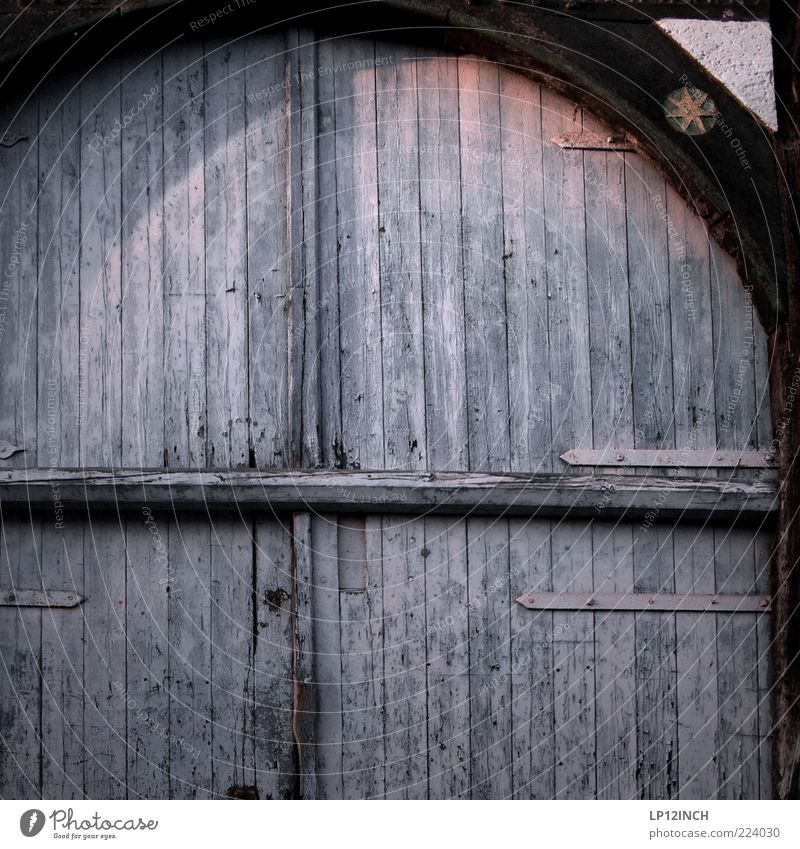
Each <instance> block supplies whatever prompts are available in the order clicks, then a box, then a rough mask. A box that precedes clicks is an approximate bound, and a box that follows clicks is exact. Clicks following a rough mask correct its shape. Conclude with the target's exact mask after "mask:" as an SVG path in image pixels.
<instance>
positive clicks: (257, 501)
mask: <svg viewBox="0 0 800 849" xmlns="http://www.w3.org/2000/svg"><path fill="white" fill-rule="evenodd" d="M141 59H145V57H138V56H136V55H133V54H132V55H130V56H126V57H122V58H120V59H114V60H113V61H110V62H105V63H103V64H102V65H100V66H98V67H97V68H96V69H95V70H93V71H91V72H90V73H89V75H88V76H87V77H86V78H85V79H84V80H82V81H79V80H80V75H79V74H73V75H72V76H64V77H62V78H61V79H59V80H58V81H56V82H54V83H51V84H50V85H49V86H48V87H47V88H46V89H45V90H43V91H42V92H41V93H40V94H39V95H38V96H37V97H36V98H34V100H33V101H32V102H31V104H29V106H27V107H25V108H24V109H23V110H22V112H20V113H19V115H17V116H16V117H15V118H14V121H15V126H16V127H17V128H18V130H19V132H21V133H22V132H23V131H24V133H25V134H27V135H28V141H27V142H26V143H25V145H22V144H21V145H19V146H15V147H14V148H9V149H1V150H0V166H2V178H1V179H0V191H2V193H3V197H4V198H5V201H4V205H3V212H4V216H3V218H2V220H1V221H0V228H2V233H1V234H2V235H3V236H4V240H3V241H4V244H3V245H2V246H0V251H2V259H3V267H4V268H5V267H6V264H7V263H8V262H9V261H10V258H13V257H14V256H15V255H14V254H13V253H11V254H10V251H12V250H13V245H14V244H15V233H16V232H17V229H18V228H19V226H20V224H21V222H23V221H30V222H31V225H30V228H29V230H28V233H27V236H28V238H27V240H26V241H25V244H24V245H22V246H21V247H20V249H19V251H18V252H19V265H18V266H15V268H16V275H17V276H16V278H15V282H14V286H13V287H12V289H11V290H10V294H9V299H10V300H11V301H12V303H10V304H9V306H8V309H7V311H6V312H5V313H4V316H5V318H6V323H5V325H4V337H3V339H2V350H3V352H4V356H5V354H6V353H8V354H9V358H8V359H6V360H4V362H8V363H9V364H10V365H9V367H8V368H7V369H4V370H3V373H2V375H1V376H0V392H1V393H2V401H3V403H2V404H0V423H2V426H3V427H5V428H6V432H4V433H0V439H2V440H7V441H10V442H12V443H14V444H15V445H19V446H21V447H23V448H24V449H25V451H24V452H21V453H16V454H14V455H12V457H11V458H8V459H7V460H5V461H0V465H2V469H1V470H0V505H1V506H2V507H3V508H4V516H3V529H2V543H3V547H2V552H1V553H0V554H1V556H2V564H3V576H2V577H3V586H4V587H5V586H6V583H5V582H6V581H8V585H9V586H12V585H13V586H16V587H21V588H25V589H36V588H40V591H44V590H47V589H52V588H57V589H59V591H64V592H70V593H74V594H76V595H81V596H86V602H85V603H84V605H83V606H82V607H79V608H72V609H68V608H55V607H50V608H49V609H48V608H43V609H41V610H35V609H30V608H15V607H4V606H0V655H1V656H2V664H1V665H0V670H1V671H2V676H3V684H4V686H5V687H7V688H8V692H11V693H13V699H14V704H13V709H12V710H9V711H4V712H3V715H2V728H0V732H2V741H3V748H2V750H0V783H1V784H2V787H1V788H0V794H1V795H4V796H5V795H14V794H17V795H22V796H30V795H34V796H35V795H43V796H44V797H49V798H53V797H58V798H73V797H74V798H79V797H82V796H89V797H92V798H100V797H104V798H105V797H115V796H120V795H127V796H129V797H130V798H137V797H142V796H151V795H154V796H159V797H167V796H172V797H176V798H206V797H212V796H213V797H219V796H226V795H234V796H248V795H255V794H258V795H259V796H261V797H262V798H291V797H296V796H304V797H320V798H340V797H344V798H364V797H426V796H429V797H436V798H455V797H472V798H497V797H503V798H505V797H515V798H554V797H559V798H586V797H595V796H596V797H611V798H628V797H634V796H637V797H642V798H657V799H669V798H677V797H685V798H697V797H704V796H713V795H718V796H724V797H734V798H754V797H758V796H767V795H769V792H770V787H771V784H770V770H769V759H770V730H771V726H772V710H771V705H770V693H771V678H770V674H771V673H770V666H769V649H770V642H771V634H770V620H769V615H768V613H766V612H753V611H752V610H749V611H747V612H737V613H736V614H730V615H728V614H727V613H720V614H709V613H705V612H700V611H697V610H688V609H687V606H686V604H684V607H683V608H682V609H680V610H677V611H672V610H661V609H659V610H658V611H653V610H651V609H643V610H636V611H633V610H604V609H597V608H596V609H595V610H590V611H584V610H563V609H562V610H553V609H546V610H526V609H524V608H523V607H521V606H520V605H517V604H515V603H514V599H516V598H518V597H519V596H520V595H522V594H523V593H524V592H528V591H533V592H534V593H541V592H545V593H559V592H565V593H570V594H579V597H588V596H591V595H593V594H594V593H597V598H598V599H600V598H602V597H603V594H608V593H613V594H615V597H616V595H619V594H629V593H630V592H631V591H633V592H635V593H637V594H644V595H646V596H648V597H652V596H655V597H658V596H661V595H663V594H667V595H670V596H675V595H678V596H683V595H685V594H690V595H689V597H690V598H691V594H692V593H694V594H699V595H700V597H705V596H709V595H712V594H714V595H715V594H719V595H721V596H725V595H747V596H753V595H755V594H757V595H758V596H763V597H766V596H768V582H767V572H766V563H767V562H768V559H769V552H768V545H769V543H768V537H769V535H768V533H767V532H766V531H764V530H763V529H759V530H758V531H756V530H753V529H752V528H749V527H748V528H745V527H739V526H737V527H734V528H733V529H731V528H729V527H721V525H730V524H734V523H735V522H736V521H737V520H740V519H745V520H747V521H748V522H750V523H756V524H759V528H761V523H762V522H763V521H764V520H765V519H768V518H769V517H770V514H771V513H772V512H773V510H774V505H775V501H776V495H777V491H776V485H775V483H774V481H773V480H772V479H771V478H770V477H769V476H768V475H766V474H763V475H762V474H759V475H754V476H752V477H749V476H748V472H746V471H744V470H737V471H736V472H734V473H729V472H728V473H718V472H714V473H713V475H714V476H713V477H711V476H710V475H708V474H706V475H704V476H703V478H695V477H691V474H692V473H691V472H690V471H687V470H685V469H681V470H680V471H679V475H678V476H675V477H670V476H669V475H666V474H665V475H664V476H654V475H651V474H646V475H645V474H637V468H636V467H634V468H631V469H626V470H625V471H626V474H625V475H624V476H623V475H608V474H599V475H594V476H591V477H589V476H586V475H585V474H583V473H582V472H581V471H580V470H578V469H569V468H566V467H565V466H564V464H563V463H562V462H561V460H560V459H559V455H560V454H561V453H562V452H564V451H566V450H568V449H582V448H586V449H592V450H606V449H614V450H616V449H617V448H618V447H619V448H622V449H626V448H632V447H633V448H636V449H648V450H660V451H666V452H675V453H676V454H678V455H679V456H680V454H679V452H681V451H685V450H687V449H690V450H697V449H703V450H708V451H714V450H717V449H722V450H726V451H731V452H743V451H751V452H758V451H760V452H764V451H765V450H766V449H767V447H768V446H769V444H770V438H771V434H770V431H769V415H768V413H767V411H766V409H765V403H764V395H763V392H762V391H761V390H762V386H764V385H766V370H767V356H766V343H765V335H764V333H763V331H762V329H761V328H760V327H759V326H758V324H757V323H756V322H755V321H753V320H752V304H751V303H750V300H749V294H748V292H747V291H746V290H745V289H744V288H743V287H742V286H741V283H740V281H739V280H738V278H737V276H736V273H735V271H734V269H733V267H732V264H731V262H730V261H729V260H728V259H727V258H726V257H725V256H724V255H722V254H721V252H720V251H719V250H718V249H717V248H716V246H715V245H714V244H713V243H712V242H710V240H709V238H708V233H707V230H706V229H705V227H704V226H703V225H702V224H701V223H700V220H699V219H698V218H697V217H696V216H695V215H694V213H693V212H692V211H691V210H690V209H688V207H686V206H685V205H684V204H683V202H682V201H681V200H680V199H679V198H678V196H677V194H675V193H674V192H672V191H671V190H667V189H666V186H665V183H664V180H663V178H661V177H660V176H659V175H658V173H657V172H656V170H655V169H654V168H653V167H652V166H651V165H650V164H649V163H648V162H646V161H645V160H643V159H642V158H641V157H640V156H639V155H638V154H636V153H632V152H630V151H628V152H621V151H598V150H588V151H587V150H576V149H565V148H562V147H560V146H559V145H558V144H556V143H554V142H553V141H552V138H553V137H554V136H557V135H558V134H559V133H562V132H567V131H569V132H577V131H584V130H590V131H592V132H599V133H602V132H603V131H604V129H605V128H604V127H603V126H602V125H601V124H600V123H599V122H597V121H595V120H594V119H593V118H592V116H590V115H587V114H584V113H583V112H582V110H580V109H578V108H577V107H575V106H574V105H573V104H571V103H568V102H567V101H566V100H564V99H563V98H562V97H560V96H558V95H556V94H555V93H553V92H552V91H545V90H543V89H542V88H540V87H539V86H538V85H536V84H533V83H531V82H530V81H528V80H526V79H523V78H521V77H518V76H515V75H514V74H513V73H511V72H510V71H508V70H506V69H503V68H499V67H498V66H496V65H493V64H491V63H487V62H483V61H480V60H477V59H475V58H474V57H467V56H465V57H460V58H455V57H452V56H447V55H442V54H435V55H434V54H430V53H428V52H427V51H425V50H422V49H414V50H411V49H408V48H403V47H397V46H395V45H387V44H383V43H374V42H372V41H369V40H356V39H344V40H342V39H338V40H330V41H326V40H322V41H317V39H316V36H315V35H314V33H311V32H306V31H303V32H295V31H291V32H288V33H287V34H286V35H285V36H283V35H278V36H276V35H274V34H273V35H251V36H249V37H247V38H245V39H243V40H240V41H238V42H235V43H232V44H227V43H225V42H223V41H222V40H218V41H214V40H209V41H207V42H205V43H201V42H189V43H186V44H184V45H180V46H174V47H170V48H168V49H167V50H165V51H163V52H162V53H160V54H156V55H155V56H152V57H150V58H147V59H146V61H144V62H142V61H141ZM154 89H155V91H153V90H154ZM147 92H151V93H152V96H149V97H144V95H145V93H147ZM140 103H141V104H142V105H141V106H140V105H139V104H140ZM8 108H9V109H11V108H12V106H8ZM134 113H135V114H134ZM127 115H130V116H131V117H130V120H129V121H128V122H127V129H126V131H125V132H124V133H122V134H121V136H118V135H116V134H114V133H110V128H111V127H113V125H114V121H115V120H120V121H122V120H124V118H125V116H127ZM98 138H99V139H100V141H98ZM34 140H35V141H34ZM37 169H38V174H34V175H33V177H31V172H32V171H36V170H37ZM7 212H8V213H9V214H8V215H6V214H5V213H7ZM34 221H35V222H36V225H35V226H34V225H33V222H34ZM16 244H17V245H19V240H18V239H17V240H16ZM9 255H10V258H9ZM37 272H38V278H39V279H38V286H37V285H36V281H35V278H36V275H37ZM34 305H35V306H36V309H35V311H34ZM6 333H7V334H8V337H7V338H6V335H5V334H6ZM12 348H13V355H12V354H11V353H9V352H10V351H11V350H12ZM31 374H36V375H37V378H36V381H35V383H36V386H35V390H34V391H35V395H34V391H32V389H31V387H32V384H31V382H30V380H29V379H28V378H29V376H30V375H31ZM753 387H754V388H755V389H754V390H753ZM9 399H14V400H13V401H12V400H9ZM37 410H38V416H37V414H36V412H37ZM37 419H38V420H37ZM675 465H678V466H679V465H680V463H679V462H678V463H676V464H675ZM81 466H83V467H86V468H85V469H81V470H78V467H81ZM23 467H27V468H23ZM94 467H102V468H99V469H98V470H96V471H95V470H93V469H94ZM164 467H166V468H167V469H169V470H170V471H165V468H164ZM290 467H293V470H292V471H291V472H289V471H288V469H289V468H290ZM296 467H305V468H306V469H308V471H296V470H295V468H296ZM320 467H321V468H320ZM312 468H313V469H317V470H315V471H311V469H312ZM111 469H115V470H117V471H111ZM143 469H145V470H143ZM147 469H151V470H150V471H147ZM215 469H218V471H216V470H215ZM232 469H247V471H232ZM265 469H274V470H276V471H273V472H268V471H267V472H265V471H264V470H265ZM365 469H377V470H387V469H388V470H389V471H374V472H367V471H363V470H365ZM193 470H196V471H193ZM429 470H430V471H429ZM543 472H544V473H552V472H561V473H562V474H550V475H548V474H537V473H543ZM56 492H57V493H58V495H57V496H56ZM54 501H55V502H59V507H58V508H57V509H60V505H62V504H63V505H65V506H66V515H67V521H66V523H64V522H61V520H60V519H58V518H57V527H55V528H54V527H53V526H52V523H48V521H47V519H46V518H45V517H46V514H47V511H51V510H53V509H54V507H55V506H56V505H55V503H54ZM87 506H88V507H89V508H92V509H90V511H89V513H88V515H87V511H86V508H87ZM31 507H34V508H35V509H36V510H37V511H38V513H37V515H35V516H34V518H33V523H32V524H30V520H29V519H28V518H27V516H26V517H24V518H19V513H20V512H27V511H28V510H29V509H30V508H31ZM143 507H144V508H147V510H148V511H149V512H142V513H141V514H139V515H137V512H134V511H140V510H141V508H143ZM93 508H98V509H97V510H94V509H93ZM100 508H102V510H101V509H100ZM119 509H124V511H125V512H124V513H121V514H119V515H113V511H115V510H119ZM6 510H7V511H8V514H7V515H6V512H5V511H6ZM243 510H244V511H247V512H248V515H246V516H244V517H242V516H232V515H231V513H233V512H236V511H243ZM15 511H16V512H15ZM103 511H105V512H103ZM278 511H280V512H281V513H287V514H288V513H293V514H294V515H292V516H291V518H287V519H286V520H285V521H283V520H279V519H278V518H277V517H276V512H278ZM307 511H315V513H316V515H314V516H311V515H309V512H307ZM202 512H206V513H208V514H209V515H206V516H203V515H200V514H201V513H202ZM401 513H405V514H408V516H398V515H397V514H401ZM337 514H338V516H337ZM434 514H435V515H434ZM447 514H452V515H447ZM473 514H475V515H473ZM477 514H484V515H477ZM56 515H57V517H58V514H56ZM506 515H509V516H516V518H506ZM620 517H624V518H625V519H627V520H628V522H629V523H628V524H623V523H617V524H616V525H612V524H610V523H609V522H607V521H605V520H607V519H612V518H614V519H619V518H620ZM639 519H641V520H644V521H642V522H641V524H638V525H634V524H633V520H639ZM678 519H679V520H681V522H682V524H681V525H679V526H676V527H673V526H672V525H671V524H670V523H671V522H672V521H673V520H678ZM587 520H594V521H587ZM691 520H696V521H697V522H698V524H696V525H691V524H687V522H690V521H691ZM700 522H702V523H703V524H702V526H701V524H699V523H700ZM707 522H711V523H713V524H714V527H713V528H712V527H706V526H705V523H707ZM692 604H694V606H695V607H696V606H698V605H701V606H702V605H703V604H705V602H704V601H703V602H699V601H697V600H696V599H695V601H694V602H692V603H690V604H689V606H691V605H692Z"/></svg>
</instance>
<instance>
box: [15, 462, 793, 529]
mask: <svg viewBox="0 0 800 849" xmlns="http://www.w3.org/2000/svg"><path fill="white" fill-rule="evenodd" d="M776 498H777V488H776V485H775V483H774V482H772V481H769V480H761V479H759V478H757V477H753V478H751V479H742V478H732V479H730V480H723V479H699V478H688V477H687V478H684V477H680V478H677V477H675V478H671V477H670V478H667V477H655V476H650V475H642V476H639V475H624V476H623V475H592V476H586V475H511V474H481V473H472V474H470V473H462V472H446V473H444V472H442V473H432V472H356V471H352V472H351V471H305V472H299V471H298V472H288V473H287V472H256V471H230V472H223V471H198V472H187V471H174V472H167V471H152V472H147V471H144V472H142V471H118V472H111V471H90V470H87V471H70V470H53V471H51V470H49V469H13V470H9V471H5V472H2V473H0V508H2V509H4V510H7V509H10V508H25V509H31V508H35V509H48V508H52V507H53V506H54V504H55V502H56V501H57V502H59V504H60V505H61V508H62V509H65V510H68V509H69V508H87V507H88V508H91V509H106V510H108V509H111V510H130V509H140V508H142V507H149V508H151V509H169V510H172V509H175V510H181V511H184V510H202V511H210V512H214V511H220V510H246V511H252V510H258V511H264V510H268V511H273V512H288V511H299V510H312V511H316V512H327V513H335V512H346V513H357V512H375V511H376V510H377V511H380V512H382V513H413V514H420V513H445V514H446V513H450V514H453V513H455V514H463V513H467V514H482V515H486V514H488V515H524V516H533V515H538V516H564V515H571V516H583V517H588V518H596V519H612V518H620V517H622V516H625V517H626V518H630V519H643V520H645V521H648V522H655V521H663V520H674V519H687V520H693V521H703V522H706V521H712V522H725V523H728V522H735V521H747V522H761V521H763V520H764V519H765V518H767V517H769V515H770V514H771V513H772V511H773V510H774V509H775V504H776Z"/></svg>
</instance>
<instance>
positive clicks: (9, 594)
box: [0, 588, 86, 607]
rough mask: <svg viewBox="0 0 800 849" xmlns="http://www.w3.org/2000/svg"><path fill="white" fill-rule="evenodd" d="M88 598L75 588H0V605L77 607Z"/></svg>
mask: <svg viewBox="0 0 800 849" xmlns="http://www.w3.org/2000/svg"><path fill="white" fill-rule="evenodd" d="M84 601H86V598H85V597H84V596H82V595H79V594H78V593H76V592H74V591H73V590H11V589H8V588H0V607H77V606H78V605H80V604H83V602H84Z"/></svg>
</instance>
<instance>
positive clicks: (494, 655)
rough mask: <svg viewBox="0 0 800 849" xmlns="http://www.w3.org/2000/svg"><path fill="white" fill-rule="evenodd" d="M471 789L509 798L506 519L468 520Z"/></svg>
mask: <svg viewBox="0 0 800 849" xmlns="http://www.w3.org/2000/svg"><path fill="white" fill-rule="evenodd" d="M467 562H468V568H469V579H468V592H469V619H468V624H469V652H470V658H469V660H470V751H471V759H470V788H471V795H472V798H473V799H509V798H511V796H512V793H513V785H512V766H513V756H512V746H511V742H512V741H511V736H512V716H511V648H510V633H511V632H510V622H509V590H510V588H509V550H508V522H507V520H505V519H495V518H486V519H484V518H470V519H468V520H467Z"/></svg>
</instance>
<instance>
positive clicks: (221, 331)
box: [204, 39, 275, 468]
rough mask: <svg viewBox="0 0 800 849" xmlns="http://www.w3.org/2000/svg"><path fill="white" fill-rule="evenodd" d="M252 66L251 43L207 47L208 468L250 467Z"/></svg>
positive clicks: (216, 41)
mask: <svg viewBox="0 0 800 849" xmlns="http://www.w3.org/2000/svg"><path fill="white" fill-rule="evenodd" d="M244 64H245V62H244V42H243V41H234V42H229V41H227V40H223V39H213V40H209V41H207V42H206V49H205V65H206V83H205V93H204V108H205V188H204V192H205V227H206V239H207V244H206V332H207V339H206V343H207V344H206V353H207V357H206V380H207V383H206V386H207V388H208V398H207V403H208V462H209V464H210V465H211V466H218V467H221V468H241V467H247V466H248V464H249V432H248V431H249V428H248V423H247V418H248V405H249V400H248V392H249V385H248V384H249V381H248V367H247V362H248V347H247V342H248V335H247V312H248V311H247V305H248V294H247V199H246V178H245V85H244ZM264 353H265V354H267V358H268V362H270V363H271V364H272V367H273V368H274V367H275V366H274V359H273V356H274V354H273V352H272V351H270V350H268V351H265V352H264Z"/></svg>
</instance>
